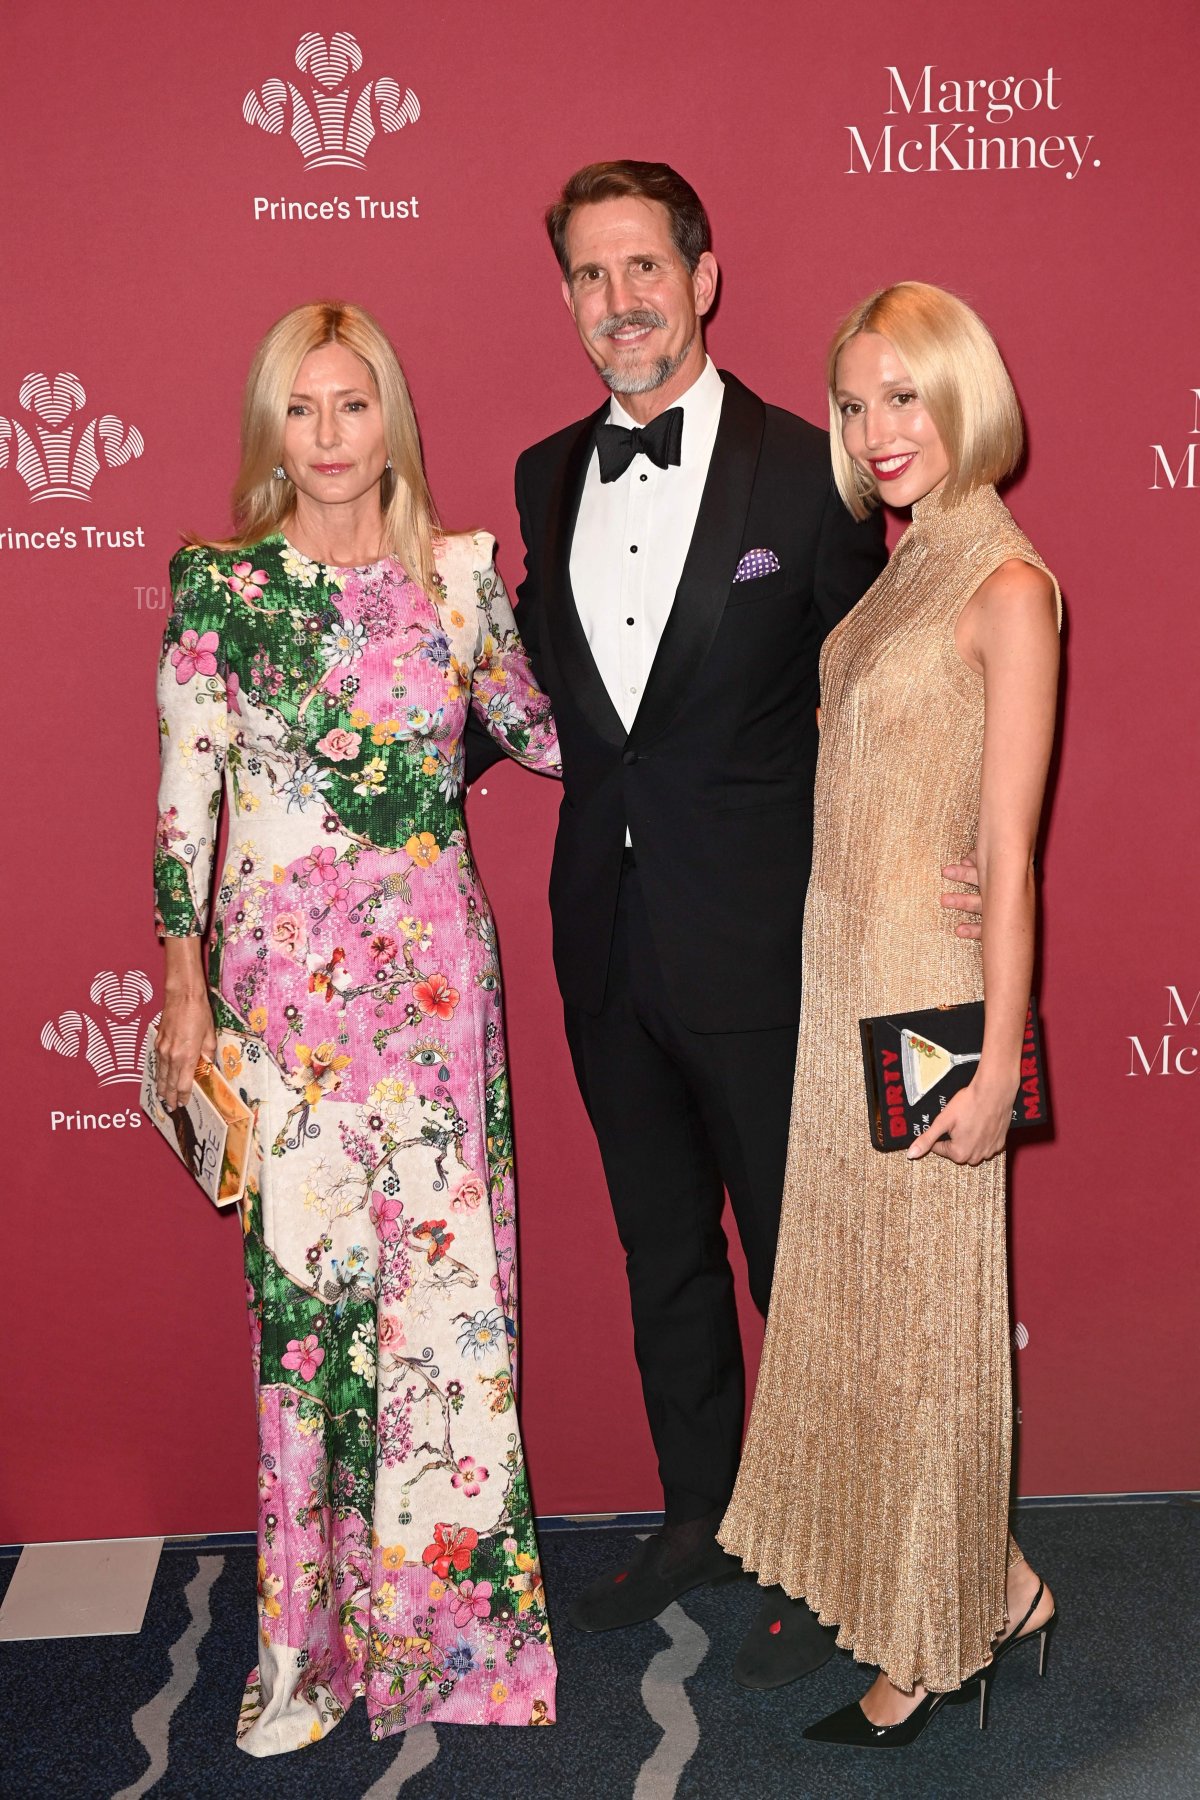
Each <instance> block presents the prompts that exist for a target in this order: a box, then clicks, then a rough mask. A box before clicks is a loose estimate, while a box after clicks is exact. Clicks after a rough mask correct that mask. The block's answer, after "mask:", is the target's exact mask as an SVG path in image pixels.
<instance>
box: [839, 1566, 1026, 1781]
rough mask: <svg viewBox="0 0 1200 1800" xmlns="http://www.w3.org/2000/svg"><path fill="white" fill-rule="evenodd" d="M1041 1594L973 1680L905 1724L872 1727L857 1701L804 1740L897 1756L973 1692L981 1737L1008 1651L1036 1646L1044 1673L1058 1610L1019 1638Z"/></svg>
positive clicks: (936, 1697)
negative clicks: (993, 1688)
mask: <svg viewBox="0 0 1200 1800" xmlns="http://www.w3.org/2000/svg"><path fill="white" fill-rule="evenodd" d="M1044 1592H1045V1583H1044V1582H1041V1581H1039V1582H1038V1591H1037V1593H1036V1594H1035V1595H1034V1596H1033V1600H1032V1602H1031V1604H1030V1606H1029V1607H1028V1608H1027V1610H1026V1611H1025V1613H1024V1614H1023V1615H1022V1617H1021V1618H1020V1619H1018V1621H1017V1623H1016V1625H1015V1626H1014V1627H1013V1629H1012V1631H1010V1632H1009V1634H1008V1636H1007V1637H1006V1638H1003V1639H1002V1640H1001V1642H1000V1643H998V1644H997V1645H996V1648H995V1649H994V1650H993V1652H992V1660H991V1662H990V1663H988V1664H987V1666H986V1667H985V1668H982V1669H980V1670H978V1671H977V1672H976V1673H975V1674H974V1675H968V1676H967V1679H966V1680H965V1681H964V1682H963V1684H962V1686H961V1687H957V1688H955V1689H953V1691H952V1692H951V1693H948V1694H926V1695H925V1698H924V1699H923V1700H921V1701H919V1702H918V1704H917V1705H916V1706H915V1707H914V1708H913V1710H912V1712H910V1713H909V1715H908V1717H907V1719H901V1720H900V1722H899V1723H898V1724H896V1725H872V1723H871V1721H870V1719H868V1717H867V1715H866V1713H865V1712H864V1711H863V1709H862V1707H861V1706H860V1705H859V1703H858V1701H857V1700H855V1701H854V1702H853V1703H852V1704H851V1705H850V1706H843V1707H841V1708H839V1710H838V1711H837V1712H835V1713H830V1714H829V1716H828V1718H825V1719H818V1720H817V1722H816V1724H815V1725H810V1726H808V1728H807V1729H806V1731H805V1732H804V1736H805V1737H806V1738H810V1739H811V1740H812V1741H813V1742H815V1743H818V1744H850V1745H852V1746H853V1747H855V1748H856V1749H862V1750H900V1749H902V1748H903V1747H904V1745H905V1744H911V1743H913V1742H914V1741H915V1740H916V1739H917V1738H919V1737H920V1735H921V1733H922V1732H923V1731H924V1729H925V1727H926V1726H927V1725H928V1723H929V1721H930V1719H932V1718H933V1716H934V1714H935V1713H937V1712H940V1710H941V1708H942V1707H943V1706H945V1705H950V1706H961V1705H962V1703H963V1702H964V1701H966V1700H969V1699H970V1698H971V1696H972V1695H973V1693H974V1692H975V1689H976V1688H978V1689H979V1729H980V1731H983V1730H985V1729H986V1727H987V1703H988V1693H989V1690H990V1688H991V1684H992V1677H993V1676H994V1674H995V1671H996V1668H997V1665H998V1664H999V1663H1000V1662H1001V1661H1002V1659H1003V1658H1004V1657H1006V1656H1007V1655H1008V1653H1009V1651H1010V1650H1012V1649H1013V1648H1014V1647H1015V1646H1016V1645H1017V1644H1034V1643H1036V1644H1037V1646H1038V1674H1039V1675H1044V1674H1045V1673H1046V1654H1047V1651H1048V1649H1049V1646H1050V1636H1051V1633H1052V1632H1053V1630H1054V1627H1055V1626H1056V1625H1057V1623H1058V1612H1057V1610H1055V1611H1054V1612H1052V1613H1051V1614H1050V1617H1049V1618H1048V1619H1046V1620H1045V1621H1044V1622H1043V1623H1042V1624H1041V1625H1039V1626H1038V1628H1037V1630H1036V1631H1028V1632H1025V1635H1024V1636H1023V1637H1022V1635H1021V1633H1022V1632H1023V1631H1024V1628H1025V1626H1026V1625H1027V1624H1028V1623H1029V1621H1030V1619H1032V1617H1033V1615H1034V1613H1035V1612H1036V1611H1037V1609H1038V1606H1039V1605H1040V1604H1041V1598H1042V1595H1043V1593H1044Z"/></svg>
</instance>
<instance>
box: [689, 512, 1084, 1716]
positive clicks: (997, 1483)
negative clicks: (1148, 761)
mask: <svg viewBox="0 0 1200 1800" xmlns="http://www.w3.org/2000/svg"><path fill="white" fill-rule="evenodd" d="M1009 558H1018V559H1020V560H1022V561H1024V562H1028V563H1032V564H1033V565H1034V566H1035V567H1037V568H1039V569H1045V564H1044V563H1043V562H1042V561H1041V558H1040V557H1039V556H1038V555H1037V553H1036V551H1034V549H1033V547H1032V545H1031V544H1030V543H1029V541H1028V539H1027V538H1026V537H1025V536H1024V535H1023V533H1022V532H1021V531H1020V530H1019V528H1018V526H1017V525H1016V523H1015V521H1014V520H1013V518H1012V516H1011V515H1010V513H1009V512H1008V509H1007V508H1006V507H1005V505H1004V503H1003V502H1002V501H1001V499H1000V498H999V496H998V495H997V493H996V491H995V489H994V488H991V487H985V488H980V489H976V490H975V491H974V492H973V493H972V494H970V495H968V496H967V497H966V498H964V499H963V500H962V501H961V502H959V503H958V504H957V505H954V506H951V507H946V506H944V505H943V504H942V501H941V497H940V496H936V495H931V496H928V497H927V498H926V499H925V500H923V501H921V502H919V503H918V505H917V507H916V508H915V509H914V515H913V523H912V525H911V526H910V528H909V529H908V530H907V531H906V532H905V534H904V536H903V537H902V538H901V540H900V542H899V544H898V545H897V547H896V550H895V553H894V554H893V556H892V559H891V561H890V562H889V564H888V566H887V568H886V569H885V570H884V572H883V574H882V575H881V576H880V578H879V580H878V581H877V582H876V583H875V585H874V586H873V587H872V588H871V589H870V590H869V591H868V593H867V594H865V595H864V597H863V599H862V600H861V601H860V602H859V604H858V605H857V606H856V607H855V608H854V609H853V611H852V612H850V613H849V614H848V615H847V617H846V618H845V619H843V620H842V622H841V623H840V624H839V625H838V626H837V627H835V629H834V630H833V631H832V632H831V633H830V635H829V637H828V639H827V640H826V643H825V646H824V650H823V652H822V658H821V726H822V729H821V749H820V758H819V762H818V767H817V778H816V796H815V840H814V845H813V864H812V878H811V881H810V883H809V889H808V901H807V907H806V911H805V920H804V990H803V991H804V1000H803V1007H802V1011H801V1023H800V1037H799V1045H798V1052H797V1064H796V1083H795V1091H794V1097H793V1104H792V1124H791V1140H790V1145H789V1150H788V1162H787V1174H786V1181H785V1192H784V1202H783V1220H782V1225H781V1231H780V1240H779V1250H778V1258H777V1262H776V1268H775V1281H774V1288H773V1292H772V1300H771V1309H770V1317H769V1320H768V1326H767V1335H766V1342H765V1345H764V1349H763V1357H762V1364H761V1368H760V1372H759V1378H758V1388H757V1394H756V1398H755V1403H754V1408H753V1413H752V1416H751V1421H750V1427H749V1431H748V1434H747V1439H746V1444H745V1449H744V1453H743V1458H742V1464H741V1469H740V1472H739V1476H738V1481H737V1486H736V1490H735V1492H734V1495H733V1499H732V1502H731V1504H730V1507H729V1511H728V1513H727V1514H726V1516H725V1520H724V1522H723V1524H722V1527H721V1531H720V1533H719V1536H720V1539H721V1542H722V1543H723V1544H724V1545H725V1546H726V1548H727V1549H729V1550H731V1551H733V1552H734V1553H735V1554H737V1555H739V1556H741V1557H742V1558H743V1559H744V1561H745V1563H746V1566H747V1567H748V1568H750V1569H753V1570H754V1571H756V1572H757V1574H758V1576H759V1579H760V1581H761V1582H763V1583H773V1582H779V1583H781V1584H782V1586H783V1587H784V1588H785V1590H786V1591H787V1592H788V1593H789V1594H791V1595H793V1596H796V1595H801V1594H802V1595H804V1596H805V1598H806V1599H807V1600H808V1602H809V1604H810V1605H811V1606H812V1607H813V1608H814V1609H815V1610H816V1611H817V1613H818V1614H819V1615H820V1618H821V1619H822V1621H823V1622H824V1623H825V1624H837V1626H838V1627H839V1635H838V1643H839V1645H840V1646H841V1647H842V1648H843V1649H850V1650H852V1651H853V1653H854V1655H855V1657H856V1659H857V1660H859V1661H860V1662H866V1663H874V1664H878V1665H879V1666H880V1667H882V1668H883V1669H884V1670H885V1671H886V1673H887V1674H888V1676H889V1677H890V1679H891V1680H892V1681H893V1682H894V1683H895V1684H896V1686H898V1687H900V1688H903V1689H905V1690H906V1691H911V1689H912V1687H913V1685H914V1683H916V1682H922V1683H924V1685H925V1686H926V1687H927V1688H929V1689H931V1690H934V1691H946V1690H950V1689H952V1688H955V1687H957V1686H959V1685H960V1684H961V1682H962V1681H963V1680H964V1678H965V1677H967V1676H968V1675H970V1674H972V1673H973V1672H974V1671H975V1670H976V1669H978V1668H979V1667H980V1666H981V1665H982V1664H984V1663H985V1662H986V1661H987V1660H988V1659H989V1656H990V1654H991V1644H992V1641H993V1639H994V1638H995V1637H996V1636H997V1634H998V1633H999V1632H1000V1631H1001V1630H1002V1629H1003V1626H1004V1619H1005V1609H1004V1598H1005V1574H1006V1568H1007V1563H1008V1560H1009V1559H1010V1557H1011V1558H1015V1557H1017V1556H1019V1554H1020V1553H1019V1551H1017V1549H1016V1547H1015V1545H1013V1544H1012V1543H1011V1540H1010V1538H1009V1535H1008V1504H1009V1470H1010V1458H1011V1437H1012V1404H1011V1388H1010V1367H1009V1322H1008V1286H1007V1271H1006V1257H1005V1159H1004V1157H1003V1156H998V1157H994V1158H993V1159H992V1160H991V1161H989V1162H986V1163H984V1164H982V1165H981V1166H980V1167H979V1168H966V1167H959V1166H958V1165H957V1164H955V1163H952V1162H949V1161H947V1160H946V1159H945V1158H943V1157H940V1156H937V1155H933V1154H930V1155H928V1156H926V1157H924V1158H923V1159H921V1160H920V1161H917V1162H910V1161H909V1160H908V1159H907V1157H905V1156H904V1155H903V1154H890V1155H883V1154H881V1153H880V1152H878V1151H876V1150H875V1149H874V1148H873V1146H872V1143H871V1141H870V1138H869V1136H868V1130H867V1106H866V1099H865V1093H864V1084H863V1065H862V1055H861V1051H860V1047H859V1031H858V1021H859V1019H860V1018H865V1017H868V1016H871V1015H873V1014H874V1015H877V1014H880V1013H884V1012H895V1011H906V1010H909V1009H915V1008H920V1007H928V1006H933V1005H938V1004H942V1003H949V1002H955V1001H967V1000H978V999H979V998H980V997H981V995H982V993H983V970H982V951H981V947H980V945H979V944H978V943H976V942H973V941H970V940H966V939H962V938H958V937H956V936H955V933H954V927H955V924H956V923H957V915H956V914H953V913H950V912H948V911H947V910H946V909H944V908H943V907H942V906H941V905H940V904H939V898H938V896H939V893H940V891H941V889H942V886H943V884H942V882H941V881H940V879H939V869H940V867H941V865H942V864H945V863H950V862H957V861H959V859H960V858H961V857H962V855H963V853H964V852H965V851H967V850H968V849H970V847H971V846H972V845H973V844H974V843H975V839H976V833H977V828H978V822H979V787H980V767H981V758H982V751H983V722H984V694H983V680H982V677H981V676H980V675H978V674H977V673H976V672H975V671H973V670H972V669H971V668H969V667H968V665H967V664H966V663H965V662H964V661H963V660H962V658H961V657H960V656H959V654H958V652H957V650H956V648H955V642H954V628H955V623H956V621H957V619H958V616H959V613H960V612H961V610H962V608H963V606H964V605H965V603H966V601H967V600H968V599H969V598H970V596H971V595H972V594H973V593H974V591H975V590H976V588H978V586H979V585H980V583H981V582H982V581H983V580H984V579H985V578H986V577H987V576H988V575H989V574H991V573H992V572H993V571H994V570H995V569H997V568H998V567H999V566H1000V564H1001V563H1003V562H1005V561H1006V560H1008V559H1009ZM1046 573H1049V571H1048V570H1047V571H1046ZM1051 579H1053V577H1051ZM1056 591H1057V584H1056Z"/></svg>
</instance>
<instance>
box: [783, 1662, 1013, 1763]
mask: <svg viewBox="0 0 1200 1800" xmlns="http://www.w3.org/2000/svg"><path fill="white" fill-rule="evenodd" d="M977 1680H979V1677H978V1676H971V1677H970V1678H969V1680H968V1681H966V1682H964V1684H963V1686H962V1687H960V1688H955V1689H954V1690H953V1692H952V1693H949V1694H926V1696H925V1698H924V1699H923V1700H921V1701H919V1702H918V1703H917V1705H916V1706H915V1707H914V1708H913V1710H912V1712H910V1713H909V1715H908V1717H907V1719H901V1720H900V1722H899V1723H898V1724H896V1725H872V1723H871V1721H870V1719H868V1717H867V1715H866V1713H865V1712H864V1711H863V1709H862V1707H861V1706H860V1705H859V1704H858V1702H857V1700H856V1701H854V1702H853V1704H852V1705H850V1706H843V1707H841V1708H840V1709H839V1711H837V1712H835V1713H830V1715H829V1717H828V1718H827V1719H818V1720H817V1723H816V1724H815V1725H810V1726H808V1728H807V1729H806V1731H805V1732H804V1736H805V1737H806V1738H809V1739H811V1740H812V1742H814V1743H817V1744H850V1745H852V1746H853V1747H854V1748H855V1749H858V1750H900V1749H903V1747H904V1745H905V1744H911V1743H914V1742H915V1741H916V1739H917V1738H919V1737H920V1735H921V1733H922V1732H923V1731H924V1729H925V1727H926V1726H927V1725H928V1723H929V1721H930V1719H932V1718H933V1717H934V1716H935V1715H936V1714H937V1713H939V1712H940V1711H941V1710H942V1708H943V1706H959V1705H961V1704H962V1702H963V1701H964V1700H969V1699H970V1698H971V1695H972V1693H973V1691H974V1686H975V1682H976V1681H977ZM980 1716H981V1722H982V1703H981V1715H980Z"/></svg>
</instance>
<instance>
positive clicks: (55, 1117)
mask: <svg viewBox="0 0 1200 1800" xmlns="http://www.w3.org/2000/svg"><path fill="white" fill-rule="evenodd" d="M88 998H89V1000H90V1001H91V1003H92V1006H93V1007H94V1008H95V1009H96V1011H95V1012H75V1011H74V1010H71V1011H68V1012H64V1013H60V1014H59V1015H58V1018H57V1019H47V1020H46V1023H45V1024H44V1025H43V1026H42V1033H41V1041H42V1048H43V1049H44V1050H52V1051H54V1052H55V1054H56V1055H58V1056H68V1057H78V1056H79V1054H80V1052H81V1051H82V1053H83V1059H84V1061H85V1062H86V1063H87V1064H88V1065H89V1066H90V1068H91V1070H92V1073H93V1074H94V1075H95V1077H96V1080H97V1081H98V1083H99V1084H100V1086H101V1088H112V1087H120V1086H121V1085H123V1084H125V1083H129V1084H131V1085H132V1086H135V1087H136V1086H139V1085H140V1083H141V1079H142V1073H141V1072H142V1062H143V1059H144V1057H145V1054H146V1039H147V1037H148V1035H149V1033H150V1032H151V1031H152V1030H153V1028H154V1026H155V1025H156V1024H157V1023H158V1014H157V1013H155V1014H154V1016H153V1018H149V1017H147V1009H148V1008H149V1007H150V1006H151V1005H152V1004H153V1001H154V989H153V987H152V986H151V984H150V978H149V976H148V975H146V974H145V973H144V972H143V971H142V970H141V969H126V971H125V973H124V974H123V975H118V974H117V973H116V972H115V970H113V969H101V971H100V973H99V974H98V975H97V976H96V977H95V979H94V980H93V982H92V985H91V987H90V989H89V990H88ZM110 1106H111V1102H110ZM141 1123H142V1114H141V1111H140V1109H139V1108H138V1107H136V1106H130V1107H120V1106H118V1107H116V1108H115V1110H109V1111H107V1112H84V1111H81V1110H80V1111H74V1112H72V1111H70V1110H68V1109H65V1108H60V1107H55V1108H53V1109H52V1110H51V1113H50V1129H51V1131H110V1130H113V1129H119V1130H124V1129H125V1128H127V1127H129V1128H132V1129H134V1130H136V1129H137V1128H138V1127H139V1126H140V1125H141Z"/></svg>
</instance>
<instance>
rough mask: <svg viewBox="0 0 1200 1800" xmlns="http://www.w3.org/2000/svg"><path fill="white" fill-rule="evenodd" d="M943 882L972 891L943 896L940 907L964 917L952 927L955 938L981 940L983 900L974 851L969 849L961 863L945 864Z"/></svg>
mask: <svg viewBox="0 0 1200 1800" xmlns="http://www.w3.org/2000/svg"><path fill="white" fill-rule="evenodd" d="M942 880H943V881H961V882H962V883H963V884H964V886H968V887H970V888H971V889H972V892H971V893H969V894H943V895H942V905H943V906H946V907H949V908H950V910H951V911H952V912H959V913H962V914H964V915H965V916H964V917H963V918H961V919H960V920H959V922H958V924H957V925H956V926H955V927H954V935H955V937H960V938H981V937H982V936H983V898H982V896H981V894H980V892H979V870H978V869H977V868H976V866H975V851H974V849H970V850H968V851H967V853H966V855H965V856H964V857H963V859H962V861H961V862H957V863H947V864H946V866H945V868H944V869H943V870H942Z"/></svg>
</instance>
